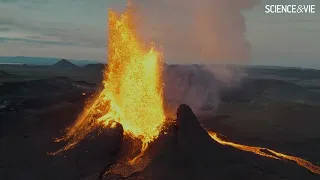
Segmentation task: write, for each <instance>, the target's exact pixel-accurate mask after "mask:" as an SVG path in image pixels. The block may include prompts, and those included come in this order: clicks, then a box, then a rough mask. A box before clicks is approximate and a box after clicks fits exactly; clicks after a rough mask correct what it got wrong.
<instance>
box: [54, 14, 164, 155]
mask: <svg viewBox="0 0 320 180" xmlns="http://www.w3.org/2000/svg"><path fill="white" fill-rule="evenodd" d="M108 27H109V39H108V51H109V52H108V59H109V64H108V68H107V70H106V73H105V78H104V82H103V85H104V88H103V90H102V92H101V93H100V94H99V96H97V97H96V99H95V100H94V101H93V103H92V104H89V105H88V106H87V107H86V108H85V110H84V111H83V113H82V114H81V115H80V117H79V118H78V120H77V121H76V123H75V124H74V125H73V126H72V127H71V128H69V129H68V131H67V134H66V136H65V137H63V138H62V139H61V140H66V141H68V142H69V143H68V144H67V145H66V146H65V147H64V148H63V149H60V150H59V151H57V152H56V153H55V154H57V153H60V152H62V151H64V150H67V149H70V148H72V147H74V146H75V145H76V144H77V143H78V142H80V141H81V140H82V139H83V138H84V137H85V136H86V135H87V134H88V133H89V132H91V131H92V130H93V129H94V128H95V127H96V126H97V125H101V124H103V125H106V126H108V127H110V128H112V127H114V126H115V122H117V123H120V124H121V125H122V126H123V129H124V134H125V135H128V136H130V137H132V138H133V139H136V140H140V141H141V144H142V145H141V147H140V150H141V152H143V151H144V150H145V149H146V148H147V146H148V144H149V143H150V142H152V141H153V140H154V139H155V138H156V137H158V135H159V133H160V131H161V128H162V125H163V124H164V122H165V115H164V110H163V82H162V61H161V54H160V53H159V52H157V51H156V50H155V48H154V46H153V44H151V45H150V46H149V47H148V46H147V45H146V44H144V43H141V41H140V40H139V39H138V37H137V36H136V32H135V29H134V25H133V24H132V15H131V14H130V13H129V12H128V11H127V12H125V13H124V14H121V15H117V14H116V13H115V12H113V11H112V10H109V21H108ZM57 141H59V140H57Z"/></svg>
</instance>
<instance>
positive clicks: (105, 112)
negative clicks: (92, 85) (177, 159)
mask: <svg viewBox="0 0 320 180" xmlns="http://www.w3.org/2000/svg"><path fill="white" fill-rule="evenodd" d="M108 28H109V37H108V38H109V39H108V51H109V52H108V59H109V64H108V68H107V69H106V71H105V75H104V77H105V78H104V81H103V90H102V91H101V92H100V93H99V94H98V95H97V96H96V97H95V98H94V99H93V101H92V102H91V103H89V104H88V105H87V106H86V107H85V109H84V111H83V112H82V114H81V115H80V116H79V117H78V119H77V121H76V122H75V124H74V125H73V126H72V127H70V128H69V129H67V133H66V135H65V136H64V137H63V138H61V139H58V140H57V141H61V140H64V141H67V142H68V143H67V145H66V146H64V147H63V148H62V149H60V150H58V151H57V152H55V153H53V154H58V153H61V152H62V151H64V150H68V149H70V148H73V147H74V146H75V145H76V144H77V143H79V142H80V141H81V140H83V139H84V138H85V137H86V135H87V134H88V133H90V132H91V131H93V129H94V128H96V127H98V126H104V127H106V128H113V127H115V126H116V125H117V123H118V124H121V125H122V127H123V130H124V135H126V136H129V137H130V138H132V139H134V140H135V141H139V142H140V143H138V144H140V145H139V151H140V154H143V152H144V151H145V150H146V149H147V147H148V145H149V144H150V143H151V142H153V141H154V140H155V139H156V138H157V137H158V136H159V134H160V132H161V131H162V130H163V128H164V124H165V122H166V117H165V112H164V109H163V86H164V85H163V79H162V64H163V62H162V55H161V53H160V52H158V51H157V50H156V49H155V45H154V44H152V43H151V44H145V43H142V41H141V40H140V39H139V37H138V36H137V35H136V32H135V26H134V24H133V22H132V14H130V12H128V11H127V12H125V13H124V14H121V15H118V14H117V13H115V12H113V11H112V10H109V21H108ZM208 134H209V135H210V136H211V138H212V139H214V140H215V141H217V142H218V143H220V144H222V145H228V146H232V147H235V148H237V149H240V150H243V151H250V152H254V153H255V154H258V155H261V156H266V157H269V158H273V159H279V160H280V159H287V160H293V161H295V162H297V163H298V164H299V165H300V166H303V167H305V168H307V169H309V170H310V171H312V172H313V173H316V174H320V168H319V167H318V166H315V165H313V164H311V163H310V162H308V161H306V160H303V159H300V158H296V157H293V156H288V155H284V154H281V153H278V152H275V151H273V150H270V149H265V148H260V147H250V146H245V145H240V144H235V143H232V142H229V141H225V140H223V139H221V138H219V137H218V136H217V134H216V133H214V132H208ZM262 150H266V151H268V152H270V153H267V152H263V151H262ZM212 153H214V152H212ZM217 156H218V155H217ZM133 160H134V159H133Z"/></svg>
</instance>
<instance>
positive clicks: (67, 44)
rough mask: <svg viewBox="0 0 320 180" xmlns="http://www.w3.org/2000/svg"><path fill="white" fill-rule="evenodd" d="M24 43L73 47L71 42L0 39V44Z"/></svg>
mask: <svg viewBox="0 0 320 180" xmlns="http://www.w3.org/2000/svg"><path fill="white" fill-rule="evenodd" d="M12 41H15V42H25V43H30V44H48V45H60V46H71V45H75V44H74V43H72V42H58V41H44V40H36V39H25V38H7V37H0V42H1V43H6V42H12Z"/></svg>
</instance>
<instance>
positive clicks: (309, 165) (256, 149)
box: [208, 131, 320, 174]
mask: <svg viewBox="0 0 320 180" xmlns="http://www.w3.org/2000/svg"><path fill="white" fill-rule="evenodd" d="M208 134H209V135H210V136H211V138H212V139H214V140H215V141H217V142H218V143H220V144H222V145H226V146H232V147H234V148H237V149H240V150H243V151H248V152H253V153H255V154H258V155H260V156H265V157H269V158H273V159H278V160H282V159H285V160H291V161H295V162H296V163H297V164H298V165H300V166H302V167H305V168H307V169H309V170H310V171H311V172H313V173H315V174H320V167H319V166H316V165H314V164H312V163H311V162H309V161H306V160H304V159H301V158H298V157H294V156H289V155H285V154H282V153H279V152H276V151H274V150H271V149H267V148H262V147H255V146H246V145H242V144H237V143H233V142H230V141H225V140H223V139H222V138H220V137H219V136H218V134H217V133H215V132H212V131H208ZM263 151H265V152H263ZM267 152H269V153H267Z"/></svg>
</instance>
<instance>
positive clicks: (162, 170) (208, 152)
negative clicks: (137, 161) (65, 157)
mask: <svg viewBox="0 0 320 180" xmlns="http://www.w3.org/2000/svg"><path fill="white" fill-rule="evenodd" d="M176 124H177V125H176V129H177V132H176V133H173V131H171V132H169V131H167V136H166V138H163V137H161V136H160V138H158V139H157V140H156V141H155V143H156V144H157V143H159V142H158V141H165V143H162V147H159V146H157V147H153V148H154V149H158V154H157V155H154V156H153V157H152V158H151V159H152V160H151V162H150V164H149V165H148V166H147V167H146V168H145V169H144V171H142V172H139V173H134V174H132V175H131V176H129V177H127V179H152V180H163V179H175V180H178V179H181V180H184V179H190V180H193V179H194V180H197V179H201V180H215V179H224V180H229V179H230V180H231V179H252V180H253V179H282V178H283V177H288V178H289V179H299V178H301V177H304V176H305V177H306V175H307V174H306V171H305V170H304V169H303V168H300V167H298V166H295V165H294V164H291V163H290V164H289V163H285V162H282V161H277V160H273V159H270V158H266V157H261V156H259V155H255V154H253V153H250V152H245V151H241V150H237V149H235V148H232V147H229V146H224V145H221V144H219V143H217V142H216V141H214V140H213V139H211V137H210V136H209V135H208V133H207V132H206V130H205V129H204V128H203V127H202V125H201V124H200V122H199V121H198V120H197V117H196V116H195V114H194V113H193V111H192V110H191V108H190V107H189V106H187V105H184V104H183V105H180V106H179V108H178V110H177V123H176ZM170 133H171V135H168V134H170ZM159 144H161V143H159ZM308 177H310V176H308ZM107 179H108V178H107Z"/></svg>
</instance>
